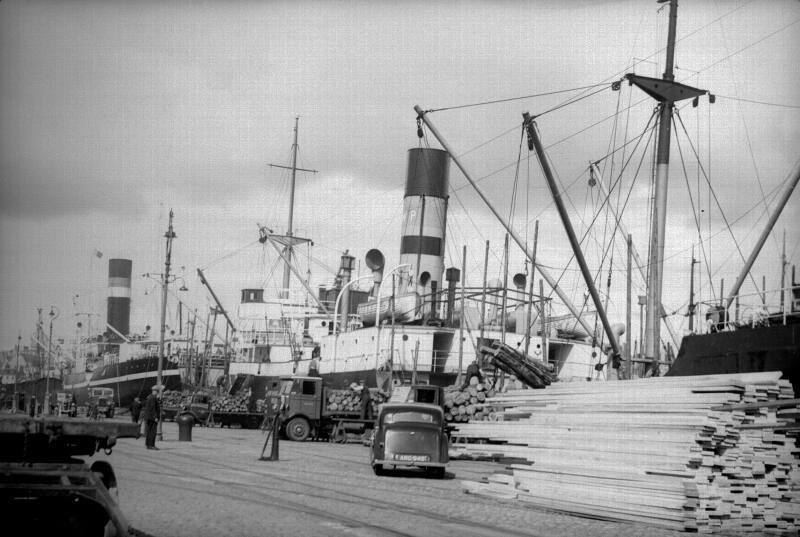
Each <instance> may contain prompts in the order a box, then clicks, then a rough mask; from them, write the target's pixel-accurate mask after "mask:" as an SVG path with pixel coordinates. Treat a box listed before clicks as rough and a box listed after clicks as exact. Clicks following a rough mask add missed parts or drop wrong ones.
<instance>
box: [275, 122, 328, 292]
mask: <svg viewBox="0 0 800 537" xmlns="http://www.w3.org/2000/svg"><path fill="white" fill-rule="evenodd" d="M299 122H300V117H299V116H298V117H295V118H294V143H293V144H292V165H291V166H281V165H279V164H270V166H272V167H273V168H283V169H286V170H292V182H291V186H290V188H289V225H288V228H287V230H286V246H285V248H284V255H282V256H281V257H283V259H284V262H285V264H284V266H283V292H284V293H287V295H286V296H287V298H288V292H289V278H290V277H291V274H292V268H291V265H292V252H293V251H294V239H293V238H292V233H293V225H294V191H295V178H296V177H297V172H298V170H299V171H301V172H311V173H317V170H306V169H304V168H298V167H297V130H298V123H299ZM301 280H302V278H301Z"/></svg>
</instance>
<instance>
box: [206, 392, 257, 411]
mask: <svg viewBox="0 0 800 537" xmlns="http://www.w3.org/2000/svg"><path fill="white" fill-rule="evenodd" d="M249 403H250V398H249V397H248V396H247V393H241V394H237V395H223V396H220V397H215V398H214V399H212V400H211V410H213V411H214V412H247V411H248V410H249Z"/></svg>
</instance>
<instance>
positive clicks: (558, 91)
mask: <svg viewBox="0 0 800 537" xmlns="http://www.w3.org/2000/svg"><path fill="white" fill-rule="evenodd" d="M607 84H608V83H607V82H599V83H597V84H591V85H588V86H580V87H577V88H570V89H564V90H556V91H548V92H544V93H534V94H532V95H523V96H521V97H508V98H506V99H495V100H492V101H481V102H477V103H470V104H461V105H456V106H446V107H443V108H431V109H430V110H425V113H426V114H431V113H433V112H442V111H445V110H457V109H460V108H471V107H475V106H485V105H489V104H499V103H507V102H511V101H522V100H525V99H533V98H535V97H546V96H548V95H558V94H560V93H571V92H573V91H582V90H583V91H585V90H588V89H593V88H596V87H598V86H605V85H607Z"/></svg>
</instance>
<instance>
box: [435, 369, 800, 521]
mask: <svg viewBox="0 0 800 537" xmlns="http://www.w3.org/2000/svg"><path fill="white" fill-rule="evenodd" d="M487 404H490V405H492V406H493V407H495V409H496V410H497V412H496V415H497V419H501V420H503V421H488V422H474V423H473V422H470V423H466V424H463V423H459V424H457V429H456V430H455V431H453V432H452V437H453V438H454V444H453V449H452V450H451V456H459V455H466V456H470V457H474V458H477V457H481V456H494V457H503V458H514V459H521V460H522V461H524V463H521V464H512V465H510V466H508V468H509V469H510V470H511V475H507V474H502V475H494V476H489V477H488V478H487V479H486V480H484V481H482V482H464V487H465V490H466V491H467V492H470V493H475V494H483V495H487V496H493V497H500V498H516V499H518V500H521V501H524V502H528V503H531V504H533V505H536V506H538V507H542V508H547V509H553V510H558V511H563V512H567V513H571V514H580V515H583V516H589V517H596V518H602V519H608V520H623V521H634V522H641V523H647V524H653V525H656V526H660V527H665V528H670V529H674V530H682V531H692V532H700V533H717V532H730V531H736V532H753V533H758V534H766V533H776V534H781V533H786V532H790V531H794V530H796V528H797V527H798V526H800V451H799V450H798V448H797V444H796V434H797V430H798V428H800V427H798V422H797V417H798V415H800V399H794V393H793V391H792V388H791V384H789V382H788V381H785V380H780V373H750V374H735V375H710V376H702V377H666V378H653V379H640V380H632V381H624V382H607V383H588V382H587V383H558V384H554V385H552V386H550V387H548V388H547V389H546V390H519V391H515V392H507V393H505V394H497V395H495V397H492V398H488V399H487Z"/></svg>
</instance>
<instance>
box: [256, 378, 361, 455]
mask: <svg viewBox="0 0 800 537" xmlns="http://www.w3.org/2000/svg"><path fill="white" fill-rule="evenodd" d="M334 391H335V390H333V389H332V388H330V387H329V386H326V385H324V384H323V382H322V379H321V378H320V377H300V376H295V377H282V378H281V379H280V382H278V383H275V384H274V385H273V386H271V387H270V388H268V389H267V393H266V401H265V403H266V409H265V410H266V416H267V419H268V420H272V419H275V418H276V417H279V418H280V420H281V424H282V425H281V431H282V432H283V434H285V436H286V438H288V439H289V440H294V441H296V442H303V441H305V440H308V439H309V438H314V439H328V440H329V439H333V438H336V436H337V435H339V434H340V433H342V432H344V431H353V430H356V429H358V430H360V431H362V432H363V430H365V429H371V428H372V425H373V423H374V420H372V419H362V418H361V413H360V412H359V411H350V410H342V409H338V408H337V409H336V410H330V409H329V408H328V402H329V398H330V397H331V395H332V394H333V392H334Z"/></svg>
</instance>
